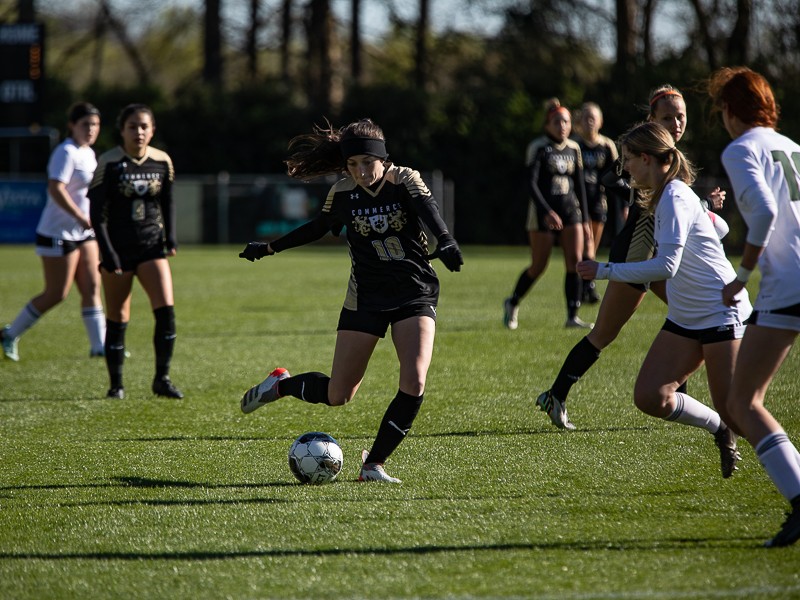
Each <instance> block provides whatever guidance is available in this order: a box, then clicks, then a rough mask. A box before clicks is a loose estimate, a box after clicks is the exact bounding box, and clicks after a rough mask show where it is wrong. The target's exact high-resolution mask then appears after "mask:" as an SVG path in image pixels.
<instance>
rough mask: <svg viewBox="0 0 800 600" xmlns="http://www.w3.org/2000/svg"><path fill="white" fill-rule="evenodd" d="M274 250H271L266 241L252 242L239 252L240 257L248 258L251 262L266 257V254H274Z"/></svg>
mask: <svg viewBox="0 0 800 600" xmlns="http://www.w3.org/2000/svg"><path fill="white" fill-rule="evenodd" d="M273 254H275V252H274V251H270V249H269V244H265V243H264V242H250V243H249V244H247V246H245V249H244V250H242V251H241V252H239V258H246V259H247V260H249V261H250V262H253V261H256V260H259V259H261V258H264V257H265V256H272V255H273Z"/></svg>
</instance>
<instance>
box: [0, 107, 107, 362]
mask: <svg viewBox="0 0 800 600" xmlns="http://www.w3.org/2000/svg"><path fill="white" fill-rule="evenodd" d="M67 131H68V137H67V138H66V139H65V140H64V141H63V142H61V143H60V144H59V145H58V146H57V147H56V148H55V150H53V152H52V154H51V155H50V161H49V162H48V164H47V178H48V180H47V203H46V204H45V207H44V210H43V211H42V216H41V217H40V219H39V224H38V226H37V227H36V254H38V255H39V256H40V257H41V258H42V268H43V271H44V291H43V292H42V293H41V294H39V295H38V296H35V297H34V298H32V299H31V300H30V301H29V302H28V303H27V304H26V305H25V307H24V308H23V309H22V310H21V311H20V312H19V314H18V315H17V317H16V318H15V319H14V321H12V323H11V324H10V325H8V326H6V327H5V328H4V329H3V330H2V332H0V339H1V340H2V345H3V354H4V355H5V357H6V358H8V359H11V360H13V361H18V360H19V347H18V342H19V338H20V337H21V336H22V334H23V333H25V332H26V331H27V330H28V329H30V328H31V327H33V326H34V325H35V324H36V322H37V321H38V320H39V319H40V318H41V317H42V315H44V313H46V312H47V311H48V310H50V309H51V308H53V307H54V306H56V305H57V304H59V303H60V302H62V301H63V300H65V299H66V297H67V295H68V294H69V291H70V289H71V288H72V283H73V282H75V283H76V285H77V286H78V291H79V292H80V294H81V318H82V319H83V324H84V326H85V327H86V333H87V334H88V336H89V356H102V355H103V342H104V341H105V329H106V326H105V316H104V315H103V305H102V302H101V300H100V274H99V273H98V271H97V265H98V264H99V262H100V258H99V251H98V247H97V241H96V238H95V232H94V230H93V229H92V224H91V219H90V218H89V199H88V198H87V196H86V193H87V190H88V189H89V183H90V182H91V181H92V176H93V175H94V171H95V169H96V168H97V158H96V157H95V154H94V150H92V145H93V144H94V143H95V142H96V141H97V136H98V134H99V133H100V111H99V110H97V108H96V107H94V106H93V105H92V104H89V103H88V102H78V103H76V104H73V105H72V106H71V107H70V109H69V111H68V113H67Z"/></svg>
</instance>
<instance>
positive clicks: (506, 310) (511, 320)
mask: <svg viewBox="0 0 800 600" xmlns="http://www.w3.org/2000/svg"><path fill="white" fill-rule="evenodd" d="M518 316H519V304H517V305H514V304H512V303H511V298H506V299H505V301H504V302H503V325H505V326H506V327H507V328H508V329H516V328H517V327H518V326H519V322H518V321H517V317H518Z"/></svg>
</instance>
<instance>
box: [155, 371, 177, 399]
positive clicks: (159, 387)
mask: <svg viewBox="0 0 800 600" xmlns="http://www.w3.org/2000/svg"><path fill="white" fill-rule="evenodd" d="M153 393H154V394H155V395H156V396H164V397H165V398H177V399H179V400H180V399H181V398H183V392H181V391H180V390H179V389H178V388H176V387H175V384H173V383H172V380H171V379H170V378H169V377H162V378H160V379H154V380H153Z"/></svg>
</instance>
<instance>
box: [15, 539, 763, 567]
mask: <svg viewBox="0 0 800 600" xmlns="http://www.w3.org/2000/svg"><path fill="white" fill-rule="evenodd" d="M762 543H763V540H762V539H761V538H758V537H755V536H753V537H741V538H733V539H732V538H697V539H691V538H664V539H660V540H639V539H630V540H596V541H592V542H585V541H574V542H568V541H564V542H535V543H524V542H519V543H506V544H468V545H427V546H398V547H394V548H383V547H373V548H370V547H355V548H327V549H316V550H312V549H305V548H297V549H289V548H286V549H280V548H276V549H272V550H230V551H217V552H215V551H206V552H200V551H185V552H0V560H31V559H38V560H174V561H218V560H238V559H247V558H283V557H288V558H293V557H294V558H303V557H325V556H386V555H389V556H394V555H403V554H408V555H434V554H448V553H457V552H513V551H553V550H569V551H574V550H581V551H587V550H588V551H620V552H631V551H634V552H641V551H648V550H649V551H654V552H661V551H664V550H707V549H711V548H716V549H723V548H753V547H754V546H760V547H762V548H763V545H762Z"/></svg>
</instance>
